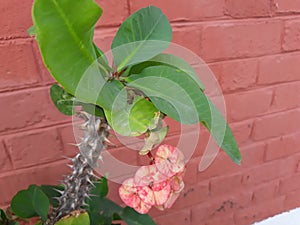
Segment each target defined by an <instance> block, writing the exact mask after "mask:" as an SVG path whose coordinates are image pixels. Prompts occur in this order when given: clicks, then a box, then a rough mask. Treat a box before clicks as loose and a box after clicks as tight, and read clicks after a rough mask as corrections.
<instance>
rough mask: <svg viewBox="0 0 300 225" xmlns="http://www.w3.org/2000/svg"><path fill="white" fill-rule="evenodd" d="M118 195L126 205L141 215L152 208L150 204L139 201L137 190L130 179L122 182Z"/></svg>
mask: <svg viewBox="0 0 300 225" xmlns="http://www.w3.org/2000/svg"><path fill="white" fill-rule="evenodd" d="M148 192H149V191H148ZM149 193H150V192H149ZM119 195H120V197H121V199H122V200H123V202H124V203H125V204H126V205H128V206H129V207H131V208H134V209H135V210H136V211H137V212H139V213H141V214H145V213H148V212H149V210H150V209H151V207H152V204H147V203H146V202H144V201H142V200H141V198H140V197H139V195H138V189H137V187H135V185H134V183H133V179H132V178H130V179H127V180H125V181H124V182H123V184H122V186H121V187H120V188H119Z"/></svg>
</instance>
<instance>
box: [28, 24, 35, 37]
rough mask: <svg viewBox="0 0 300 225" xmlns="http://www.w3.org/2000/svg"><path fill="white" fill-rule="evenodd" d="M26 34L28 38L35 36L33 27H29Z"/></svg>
mask: <svg viewBox="0 0 300 225" xmlns="http://www.w3.org/2000/svg"><path fill="white" fill-rule="evenodd" d="M27 34H28V35H29V36H31V37H32V36H34V35H35V28H34V26H31V27H29V28H28V29H27Z"/></svg>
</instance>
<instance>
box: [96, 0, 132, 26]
mask: <svg viewBox="0 0 300 225" xmlns="http://www.w3.org/2000/svg"><path fill="white" fill-rule="evenodd" d="M96 2H97V3H98V4H99V6H100V7H101V8H102V10H103V14H102V16H101V17H100V19H99V21H98V22H97V25H96V26H99V25H100V26H108V25H119V24H121V23H122V22H123V21H124V20H125V19H126V18H127V17H128V16H129V9H128V4H127V0H119V1H105V0H96Z"/></svg>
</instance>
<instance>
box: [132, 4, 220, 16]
mask: <svg viewBox="0 0 300 225" xmlns="http://www.w3.org/2000/svg"><path fill="white" fill-rule="evenodd" d="M149 5H154V6H156V7H159V8H161V10H162V11H163V13H165V14H166V16H167V17H168V18H169V19H170V20H172V21H182V20H184V21H188V20H201V19H204V18H211V17H222V16H223V7H224V0H211V1H209V2H207V1H205V0H191V1H189V4H187V3H186V1H183V0H165V1H159V0H144V1H135V0H130V9H131V11H132V12H134V11H136V10H138V9H140V8H142V7H147V6H149Z"/></svg>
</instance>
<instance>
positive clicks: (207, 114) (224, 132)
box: [126, 66, 241, 163]
mask: <svg viewBox="0 0 300 225" xmlns="http://www.w3.org/2000/svg"><path fill="white" fill-rule="evenodd" d="M126 81H127V82H128V86H130V87H134V88H137V89H139V90H141V91H143V92H144V93H145V94H146V95H147V96H148V97H149V98H150V99H151V101H152V102H153V103H154V105H155V106H156V107H157V108H158V109H159V110H161V111H162V112H163V113H165V114H167V115H168V116H170V117H172V118H173V119H175V120H177V121H179V122H181V123H185V124H195V123H197V122H199V121H200V122H202V123H203V124H204V125H205V126H206V127H207V128H208V129H209V130H210V132H211V134H212V136H213V137H214V139H215V140H216V142H217V143H218V145H219V146H220V147H221V148H222V149H223V150H224V151H225V152H226V153H227V154H228V155H229V156H230V157H231V158H232V160H233V161H234V162H236V163H240V160H241V156H240V152H239V149H238V146H237V144H236V141H235V139H234V137H233V135H232V132H231V130H230V128H229V126H228V124H227V123H226V121H225V119H224V117H223V116H222V114H221V112H220V111H219V110H218V109H217V108H216V107H215V106H214V104H213V103H212V102H211V101H210V100H209V99H208V98H207V97H206V96H205V94H204V93H203V92H202V90H201V87H200V86H199V84H198V83H197V82H195V80H194V79H193V78H192V77H191V76H189V75H188V74H186V73H185V72H184V71H182V70H178V69H175V68H172V67H168V66H154V67H149V68H146V69H144V70H143V71H142V72H141V73H140V74H138V75H132V76H130V77H128V78H126Z"/></svg>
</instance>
